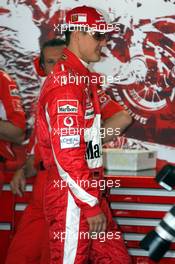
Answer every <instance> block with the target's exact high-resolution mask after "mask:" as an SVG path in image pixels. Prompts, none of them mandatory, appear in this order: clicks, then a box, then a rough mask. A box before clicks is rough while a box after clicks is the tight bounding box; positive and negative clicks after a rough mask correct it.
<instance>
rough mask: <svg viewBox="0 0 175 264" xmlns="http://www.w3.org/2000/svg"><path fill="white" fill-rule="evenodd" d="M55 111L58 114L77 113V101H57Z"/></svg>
mask: <svg viewBox="0 0 175 264" xmlns="http://www.w3.org/2000/svg"><path fill="white" fill-rule="evenodd" d="M57 110H58V113H59V114H74V113H75V114H76V113H78V100H58V101H57Z"/></svg>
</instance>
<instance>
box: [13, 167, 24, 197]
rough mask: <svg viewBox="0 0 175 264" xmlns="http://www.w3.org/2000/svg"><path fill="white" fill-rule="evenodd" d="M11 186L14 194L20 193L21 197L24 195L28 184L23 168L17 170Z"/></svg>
mask: <svg viewBox="0 0 175 264" xmlns="http://www.w3.org/2000/svg"><path fill="white" fill-rule="evenodd" d="M10 186H11V189H12V193H13V194H18V195H19V196H20V197H22V196H23V193H24V191H25V186H26V178H25V174H24V169H23V168H21V169H19V170H17V171H16V173H15V175H14V177H13V179H12V181H11V182H10Z"/></svg>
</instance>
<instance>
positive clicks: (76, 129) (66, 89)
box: [45, 84, 101, 217]
mask: <svg viewBox="0 0 175 264" xmlns="http://www.w3.org/2000/svg"><path fill="white" fill-rule="evenodd" d="M45 98H46V104H45V115H46V119H47V123H48V126H49V130H50V140H51V145H52V151H53V155H54V160H55V163H56V166H57V169H58V172H59V175H60V176H61V178H62V180H63V181H65V182H67V185H68V188H69V190H70V192H71V194H72V195H73V197H74V200H75V202H76V204H77V206H79V207H80V208H81V209H82V210H83V213H84V215H85V217H90V216H95V215H97V214H99V213H101V209H100V207H99V204H98V203H99V201H98V197H99V189H98V188H97V187H96V186H95V187H94V186H93V184H91V183H92V176H91V172H90V170H89V168H88V165H87V162H86V159H85V154H86V143H85V141H84V129H85V122H84V109H83V96H82V94H81V89H80V88H79V87H78V86H76V85H73V84H72V85H65V86H59V87H56V88H55V89H52V91H50V92H49V93H48V94H47V95H46V96H45Z"/></svg>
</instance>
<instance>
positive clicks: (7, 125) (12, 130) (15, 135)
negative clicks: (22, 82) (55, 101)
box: [0, 70, 25, 185]
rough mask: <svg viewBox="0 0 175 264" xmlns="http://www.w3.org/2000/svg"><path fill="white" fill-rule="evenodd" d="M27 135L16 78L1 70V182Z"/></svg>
mask: <svg viewBox="0 0 175 264" xmlns="http://www.w3.org/2000/svg"><path fill="white" fill-rule="evenodd" d="M24 137H25V113H24V110H23V108H22V103H21V98H20V95H19V90H18V87H17V85H16V83H15V81H14V80H12V78H11V77H10V76H9V75H8V74H7V73H6V72H4V71H2V70H0V182H1V185H2V183H3V178H4V176H5V175H4V174H5V169H6V164H7V162H8V161H14V162H16V158H17V157H16V155H15V151H14V149H15V146H17V145H20V144H21V143H22V142H23V140H24Z"/></svg>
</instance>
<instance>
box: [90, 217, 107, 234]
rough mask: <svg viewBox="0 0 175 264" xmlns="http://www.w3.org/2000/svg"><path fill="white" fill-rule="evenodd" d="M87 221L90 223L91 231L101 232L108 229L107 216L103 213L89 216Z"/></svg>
mask: <svg viewBox="0 0 175 264" xmlns="http://www.w3.org/2000/svg"><path fill="white" fill-rule="evenodd" d="M87 222H88V224H89V233H92V232H97V233H100V232H105V231H106V226H107V221H106V216H105V215H104V214H103V213H102V214H98V215H96V216H93V217H88V218H87Z"/></svg>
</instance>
